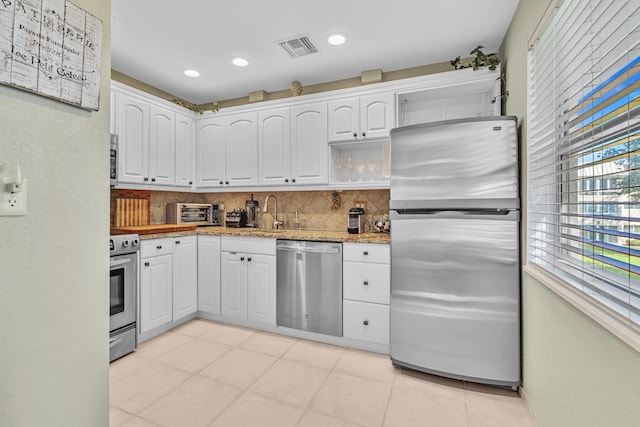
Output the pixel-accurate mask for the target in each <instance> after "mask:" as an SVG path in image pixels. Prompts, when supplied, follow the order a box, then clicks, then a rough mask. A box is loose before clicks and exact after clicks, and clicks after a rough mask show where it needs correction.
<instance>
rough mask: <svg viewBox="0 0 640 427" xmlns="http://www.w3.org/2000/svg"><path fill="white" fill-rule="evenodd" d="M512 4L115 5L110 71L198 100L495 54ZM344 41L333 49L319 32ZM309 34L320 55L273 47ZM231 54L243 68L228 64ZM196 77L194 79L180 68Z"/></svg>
mask: <svg viewBox="0 0 640 427" xmlns="http://www.w3.org/2000/svg"><path fill="white" fill-rule="evenodd" d="M517 5H518V0H395V1H394V0H386V1H382V0H321V1H313V2H312V1H308V0H268V1H267V0H231V1H229V0H227V1H212V0H183V1H175V0H112V35H111V37H112V38H111V43H112V46H111V61H112V63H111V65H112V68H113V69H114V70H116V71H119V72H121V73H124V74H126V75H128V76H130V77H133V78H135V79H138V80H140V81H142V82H145V83H147V84H149V85H151V86H154V87H156V88H158V89H161V90H164V91H166V92H168V93H170V94H173V95H175V96H177V97H180V98H182V99H185V100H187V101H190V102H193V103H196V104H202V103H206V102H211V101H220V100H226V99H232V98H239V97H243V96H247V95H248V94H249V92H253V91H257V90H265V91H267V92H274V91H278V90H284V89H287V88H289V86H290V84H291V82H292V81H294V80H298V81H300V82H301V83H302V85H303V86H305V85H312V84H317V83H324V82H330V81H335V80H341V79H346V78H351V77H358V76H360V73H361V72H362V71H364V70H370V69H376V68H382V70H383V71H393V70H399V69H404V68H410V67H414V66H420V65H427V64H433V63H437V62H443V61H448V60H450V59H453V58H455V57H456V56H458V55H460V56H462V57H465V56H469V52H470V51H471V50H472V49H473V48H475V47H476V46H478V45H483V46H485V49H484V52H485V53H490V52H496V51H497V50H498V49H499V48H500V44H501V43H502V39H503V38H504V35H505V33H506V31H507V28H508V26H509V22H510V21H511V18H512V17H513V14H514V12H515V9H516V7H517ZM333 32H340V33H344V34H346V35H347V37H348V40H347V43H346V44H344V45H342V46H331V45H329V44H328V43H327V42H326V36H327V35H328V34H330V33H333ZM300 35H307V36H308V37H309V38H310V39H311V42H312V43H313V44H314V45H315V46H316V47H317V49H318V53H315V54H312V55H309V56H304V57H299V58H290V57H289V56H288V55H287V54H286V53H285V51H284V50H283V49H282V48H281V47H279V46H278V45H277V43H276V42H278V41H282V40H284V39H289V38H292V37H296V36H300ZM234 56H243V57H246V58H248V59H249V61H250V64H249V66H248V67H244V68H239V67H236V66H234V65H232V64H231V62H230V59H231V58H232V57H234ZM185 68H194V69H196V70H198V71H200V73H201V76H200V77H198V78H190V77H186V76H185V75H184V74H183V73H182V70H183V69H185Z"/></svg>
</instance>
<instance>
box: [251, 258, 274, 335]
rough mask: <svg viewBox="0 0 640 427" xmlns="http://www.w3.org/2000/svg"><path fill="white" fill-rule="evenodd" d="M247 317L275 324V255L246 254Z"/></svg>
mask: <svg viewBox="0 0 640 427" xmlns="http://www.w3.org/2000/svg"><path fill="white" fill-rule="evenodd" d="M247 299H248V301H247V310H248V313H247V318H248V319H249V320H254V321H257V322H265V323H269V324H273V325H275V324H276V257H275V256H272V255H252V254H248V255H247Z"/></svg>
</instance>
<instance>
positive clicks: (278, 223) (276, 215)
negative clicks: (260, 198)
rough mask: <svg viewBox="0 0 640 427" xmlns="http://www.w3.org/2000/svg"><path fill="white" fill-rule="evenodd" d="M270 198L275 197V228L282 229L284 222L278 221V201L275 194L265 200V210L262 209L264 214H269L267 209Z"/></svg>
mask: <svg viewBox="0 0 640 427" xmlns="http://www.w3.org/2000/svg"><path fill="white" fill-rule="evenodd" d="M269 197H273V228H282V225H283V224H282V221H278V199H276V196H274V195H273V194H269V195H268V196H267V198H266V199H265V200H264V208H262V212H267V208H268V207H269Z"/></svg>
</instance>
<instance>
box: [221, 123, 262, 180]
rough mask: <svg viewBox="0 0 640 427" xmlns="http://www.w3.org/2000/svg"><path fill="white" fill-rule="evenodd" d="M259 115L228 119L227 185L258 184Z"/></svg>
mask: <svg viewBox="0 0 640 427" xmlns="http://www.w3.org/2000/svg"><path fill="white" fill-rule="evenodd" d="M257 119H258V115H257V113H244V114H237V115H233V116H229V117H227V137H226V152H225V154H226V163H225V175H226V179H225V184H227V183H228V185H232V186H233V185H235V186H238V185H257V184H258V125H257Z"/></svg>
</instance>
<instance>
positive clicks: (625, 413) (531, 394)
mask: <svg viewBox="0 0 640 427" xmlns="http://www.w3.org/2000/svg"><path fill="white" fill-rule="evenodd" d="M549 3H550V0H521V1H520V4H519V6H518V9H517V11H516V15H515V17H514V19H513V21H512V22H511V25H510V28H509V31H508V32H507V36H506V38H505V40H504V43H503V46H502V49H501V54H502V57H503V59H504V64H503V65H504V67H505V69H506V72H507V86H508V90H509V97H508V99H507V103H506V113H507V114H511V115H517V116H518V121H519V123H520V125H521V126H522V138H521V141H522V148H523V150H522V156H523V159H526V154H527V152H526V138H527V132H526V129H527V122H526V111H527V42H528V40H529V38H530V36H531V34H532V33H533V30H534V28H535V27H536V25H537V24H538V22H539V21H540V19H541V18H542V15H543V14H544V11H545V10H546V8H547V6H548V4H549ZM523 163H525V162H524V161H523ZM523 179H524V180H523V182H525V183H526V174H525V175H524V177H523ZM523 190H524V192H523V195H522V196H523V200H526V185H524V186H523ZM524 210H525V211H526V204H525V206H524ZM523 241H525V239H524V238H523ZM523 259H525V258H524V257H523ZM522 316H523V318H522V322H523V343H522V345H523V389H524V393H525V395H526V396H527V398H528V401H529V403H530V404H531V406H532V407H533V409H534V411H535V413H536V415H537V417H538V419H539V421H540V422H541V424H542V425H543V426H545V427H552V426H558V427H565V426H580V427H588V426H594V427H596V426H598V427H599V426H616V427H618V426H620V427H626V426H637V425H640V423H639V421H638V420H640V404H638V399H639V397H640V354H638V352H637V351H636V350H634V349H632V348H631V347H629V346H628V345H626V344H625V343H623V342H622V341H620V340H619V339H618V338H616V337H615V336H614V335H612V334H611V333H609V332H608V331H606V330H605V329H604V328H602V327H601V326H599V325H598V324H597V323H595V322H594V321H592V320H591V319H590V318H588V317H586V316H585V315H584V314H582V312H580V311H579V310H577V309H576V308H575V307H573V306H572V305H570V304H569V303H567V302H566V301H565V300H564V299H562V298H560V297H559V296H558V295H557V294H556V293H554V292H553V291H551V290H549V289H548V288H547V287H545V286H544V285H542V284H541V283H540V282H538V281H537V280H536V279H534V278H533V277H531V276H529V275H528V274H526V273H525V274H524V278H523V283H522Z"/></svg>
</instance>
